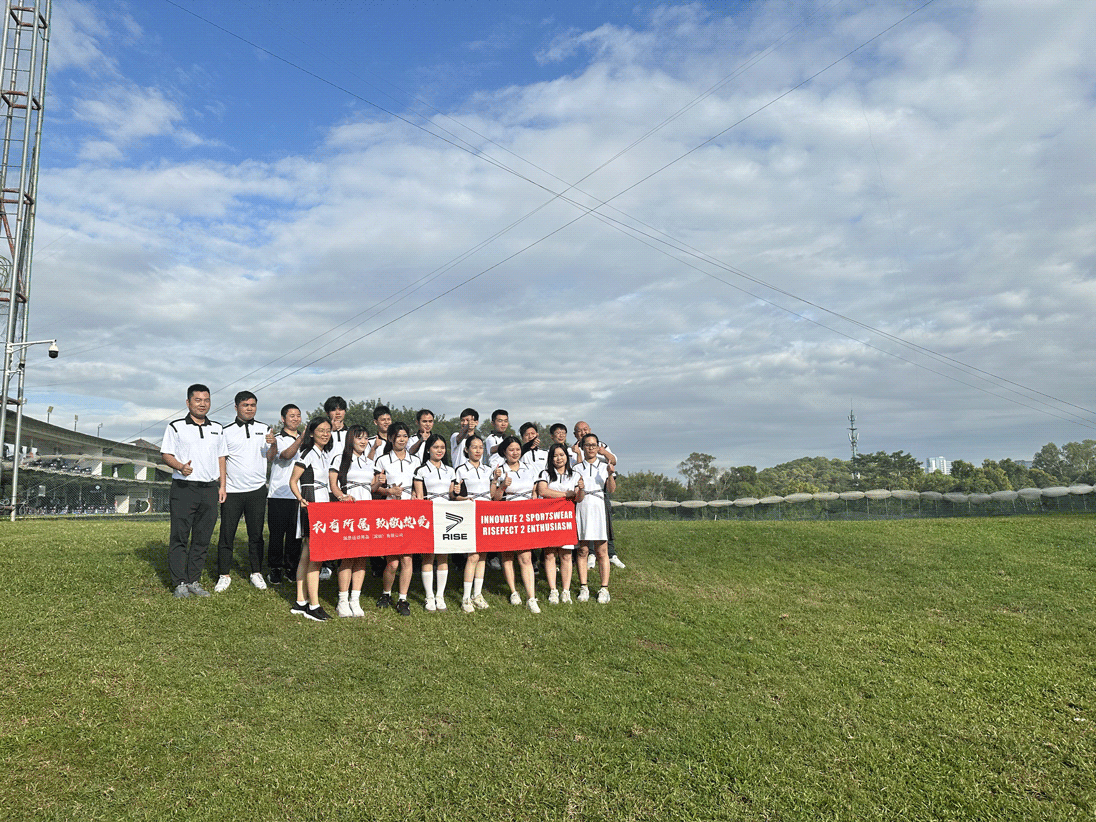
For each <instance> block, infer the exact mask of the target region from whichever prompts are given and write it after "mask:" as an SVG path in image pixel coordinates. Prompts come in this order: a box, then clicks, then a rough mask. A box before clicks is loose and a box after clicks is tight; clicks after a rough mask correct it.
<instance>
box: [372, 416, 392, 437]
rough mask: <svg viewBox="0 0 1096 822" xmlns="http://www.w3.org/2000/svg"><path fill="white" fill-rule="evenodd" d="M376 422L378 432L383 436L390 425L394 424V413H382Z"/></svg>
mask: <svg viewBox="0 0 1096 822" xmlns="http://www.w3.org/2000/svg"><path fill="white" fill-rule="evenodd" d="M374 422H375V423H377V433H379V434H381V435H382V436H383V435H384V433H385V432H386V431H387V430H388V426H390V425H391V424H392V415H391V414H381V415H380V416H379V417H377V419H375V420H374Z"/></svg>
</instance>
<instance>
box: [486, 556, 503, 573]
mask: <svg viewBox="0 0 1096 822" xmlns="http://www.w3.org/2000/svg"><path fill="white" fill-rule="evenodd" d="M487 567H488V568H490V569H491V570H492V571H501V570H502V562H501V561H500V560H499V558H498V557H497V556H493V557H491V559H489V560H487Z"/></svg>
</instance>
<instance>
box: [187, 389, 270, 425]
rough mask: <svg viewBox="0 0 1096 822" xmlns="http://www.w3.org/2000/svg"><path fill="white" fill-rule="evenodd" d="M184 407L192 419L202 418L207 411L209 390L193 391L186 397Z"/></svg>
mask: <svg viewBox="0 0 1096 822" xmlns="http://www.w3.org/2000/svg"><path fill="white" fill-rule="evenodd" d="M186 407H187V410H188V411H189V412H190V415H191V416H192V417H194V419H196V420H204V419H205V418H206V414H208V413H209V392H208V391H195V392H194V393H193V394H191V395H190V396H189V397H188V398H187V401H186ZM252 416H254V414H253V415H252Z"/></svg>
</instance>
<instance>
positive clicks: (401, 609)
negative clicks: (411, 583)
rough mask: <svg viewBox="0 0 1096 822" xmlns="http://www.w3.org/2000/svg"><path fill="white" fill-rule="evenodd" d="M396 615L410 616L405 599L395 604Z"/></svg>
mask: <svg viewBox="0 0 1096 822" xmlns="http://www.w3.org/2000/svg"><path fill="white" fill-rule="evenodd" d="M396 613H397V614H399V615H400V616H411V606H410V605H409V604H408V602H407V600H406V599H401V600H399V601H398V602H397V603H396Z"/></svg>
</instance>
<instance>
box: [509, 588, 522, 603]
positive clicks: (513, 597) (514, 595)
mask: <svg viewBox="0 0 1096 822" xmlns="http://www.w3.org/2000/svg"><path fill="white" fill-rule="evenodd" d="M510 604H511V605H521V594H519V593H518V592H517V591H511V592H510Z"/></svg>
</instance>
